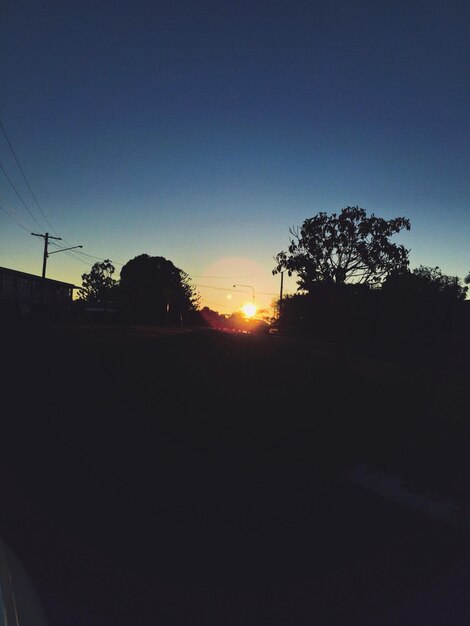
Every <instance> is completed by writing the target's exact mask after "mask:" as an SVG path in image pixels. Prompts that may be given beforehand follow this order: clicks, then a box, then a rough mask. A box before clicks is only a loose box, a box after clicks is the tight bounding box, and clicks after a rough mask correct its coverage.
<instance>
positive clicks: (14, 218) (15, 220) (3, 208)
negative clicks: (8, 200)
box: [0, 204, 31, 235]
mask: <svg viewBox="0 0 470 626" xmlns="http://www.w3.org/2000/svg"><path fill="white" fill-rule="evenodd" d="M0 209H1V210H2V211H3V212H4V213H6V214H7V215H8V217H9V218H11V219H12V220H13V221H14V222H16V223H17V224H18V226H20V227H21V228H22V229H23V230H25V231H26V232H27V233H28V235H29V234H30V232H31V229H30V228H27V227H26V226H25V225H24V224H23V223H22V222H20V220H18V219H16V217H15V216H14V215H12V214H11V213H9V212H8V211H7V210H6V209H5V207H3V206H2V205H1V204H0Z"/></svg>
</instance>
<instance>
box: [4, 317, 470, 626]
mask: <svg viewBox="0 0 470 626" xmlns="http://www.w3.org/2000/svg"><path fill="white" fill-rule="evenodd" d="M2 345H3V362H4V365H5V366H6V367H5V369H6V374H5V377H4V380H3V382H4V385H3V398H4V399H5V398H6V399H7V402H6V409H7V410H6V411H3V416H2V439H1V441H2V444H1V445H2V450H1V486H2V491H1V493H2V505H3V506H2V513H1V515H0V536H1V537H2V538H3V539H4V540H5V541H6V542H7V543H8V544H9V545H10V547H11V548H12V549H13V550H14V551H15V553H16V554H17V556H18V557H19V558H20V560H21V561H22V562H23V564H24V566H25V567H26V569H27V571H28V572H29V574H30V576H31V578H32V579H33V581H34V583H35V585H36V588H37V590H38V592H39V594H40V596H41V598H42V601H43V605H44V609H45V611H46V614H47V616H48V618H49V622H50V625H51V626H56V625H57V626H59V625H60V626H69V625H75V624H77V625H78V624H80V625H88V624H89V625H92V626H95V625H98V624H99V625H101V626H108V625H109V626H121V625H124V624H126V625H129V624H136V625H138V626H147V625H150V624H152V625H162V626H167V625H168V626H170V625H174V626H183V625H184V626H186V625H188V626H189V625H199V624H200V625H201V626H202V625H205V626H207V625H211V624H214V625H215V624H217V625H220V624H224V625H227V626H231V625H233V626H235V625H236V626H241V625H244V626H258V625H264V624H269V625H270V626H275V625H287V624H289V625H290V624H292V625H298V626H300V625H307V624H309V625H310V624H315V625H327V624H328V625H333V626H335V625H338V626H341V625H343V624H344V625H356V624H357V625H361V624H372V623H375V624H378V625H379V624H380V623H381V620H386V618H387V615H388V614H389V613H390V611H393V610H396V608H397V607H398V606H399V605H400V603H402V602H406V601H411V600H412V599H413V598H415V597H419V596H420V594H421V595H422V594H423V593H425V592H426V590H427V589H429V588H431V587H432V585H433V584H434V583H435V582H436V580H439V578H440V577H442V576H443V575H445V574H446V572H448V571H451V570H452V568H455V566H456V564H458V563H459V560H460V559H461V557H462V554H464V552H465V550H466V546H467V540H466V537H465V536H464V535H463V533H460V532H458V531H456V530H453V529H450V528H448V527H446V526H445V525H444V524H440V523H437V522H436V521H433V520H429V519H427V518H425V517H424V516H422V515H420V514H419V513H413V512H410V511H408V510H406V509H405V508H404V507H403V508H402V507H400V506H397V505H396V504H392V503H389V502H387V501H386V500H383V499H381V498H380V497H378V496H372V495H370V494H368V493H366V492H363V491H361V490H360V489H356V488H354V487H353V486H351V485H349V484H347V483H346V482H344V481H343V480H342V479H341V471H342V470H344V469H345V468H347V467H349V466H351V465H354V464H355V463H358V462H361V461H364V460H366V457H367V456H369V458H371V457H372V456H373V452H374V451H375V454H378V451H379V450H380V449H381V446H383V445H384V439H386V438H387V433H388V432H389V431H388V430H387V428H388V429H390V425H388V426H387V425H385V426H384V430H382V429H381V428H380V427H379V426H378V425H377V420H379V419H380V417H381V412H382V413H383V414H384V415H385V417H384V420H387V419H388V418H387V415H388V416H390V415H391V414H392V413H393V410H397V407H398V406H400V407H402V408H401V409H400V418H399V420H398V421H399V423H406V420H407V419H409V418H410V416H411V415H413V416H414V418H416V412H417V411H418V410H425V407H424V406H423V403H422V398H421V397H420V396H419V395H418V396H413V395H412V394H410V395H408V396H407V397H405V398H401V404H400V403H399V402H398V400H397V398H396V397H395V395H396V394H394V391H393V389H391V388H387V387H386V386H382V387H380V386H377V385H374V386H373V389H371V383H370V382H368V381H364V380H363V379H360V378H356V377H354V376H351V375H348V374H347V373H346V372H342V371H340V370H335V369H328V368H325V367H323V366H322V365H321V364H319V363H316V362H315V359H314V358H313V357H312V355H309V354H306V353H303V354H302V353H299V351H298V350H295V349H290V348H289V347H288V346H285V345H282V346H281V345H277V344H276V342H275V341H272V340H271V338H269V337H264V338H256V337H251V336H246V335H236V336H232V335H230V334H223V333H216V332H210V331H205V332H202V331H201V332H188V333H180V334H174V335H169V336H165V335H161V334H159V333H158V332H156V331H155V330H152V329H147V330H145V329H143V330H140V331H139V330H132V329H91V328H85V327H83V328H68V329H67V328H49V329H48V330H46V329H42V330H38V329H37V328H34V327H20V328H18V329H12V330H11V332H10V331H9V332H7V333H5V335H4V337H3V338H2ZM411 431H413V429H412V428H411ZM366 433H367V435H366ZM371 433H372V434H371ZM374 438H376V439H377V441H376V440H375V439H374ZM402 439H403V433H402ZM387 440H388V439H387ZM413 441H415V443H416V439H414V440H413ZM409 446H411V440H410V442H409ZM447 617H448V619H449V621H447V622H445V623H447V624H454V623H455V624H457V623H460V622H458V621H456V620H455V621H452V620H453V619H454V617H458V618H459V619H460V618H461V616H455V615H454V616H453V617H452V615H451V613H449V615H448V616H447ZM384 623H385V621H384ZM423 623H431V622H423ZM436 623H441V622H436ZM442 623H444V622H442ZM462 623H463V622H462Z"/></svg>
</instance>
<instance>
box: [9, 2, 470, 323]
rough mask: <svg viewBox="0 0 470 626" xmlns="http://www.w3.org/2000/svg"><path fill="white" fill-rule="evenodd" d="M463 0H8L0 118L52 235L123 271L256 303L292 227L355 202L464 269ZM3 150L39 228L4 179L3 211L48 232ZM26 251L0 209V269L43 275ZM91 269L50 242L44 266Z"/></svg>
mask: <svg viewBox="0 0 470 626" xmlns="http://www.w3.org/2000/svg"><path fill="white" fill-rule="evenodd" d="M469 7H470V5H469V3H468V2H464V1H462V2H452V0H451V1H447V2H444V1H440V0H438V1H433V2H431V3H430V2H413V1H410V0H406V1H401V0H398V1H396V2H377V1H376V0H374V1H364V2H361V1H355V2H351V1H350V0H344V1H337V0H332V1H329V2H324V1H323V2H315V1H295V0H294V1H290V2H288V1H284V2H277V1H276V0H269V1H266V2H261V1H257V0H251V1H246V2H245V1H244V0H238V1H231V2H228V1H224V0H214V1H212V2H207V1H205V0H200V1H197V2H196V1H194V0H193V1H189V0H171V1H168V2H166V1H158V2H155V1H146V2H144V1H142V0H134V1H132V2H131V1H128V2H122V1H113V2H110V1H108V0H100V1H99V2H83V1H80V2H79V1H78V0H77V1H75V0H71V1H67V0H60V1H57V2H52V1H49V0H44V1H42V2H36V1H32V0H14V1H13V0H4V2H3V3H2V8H1V14H0V42H1V43H0V55H1V57H0V58H1V63H0V83H1V91H0V119H1V121H2V123H3V125H4V127H5V130H6V132H7V134H8V136H9V139H10V141H11V143H12V145H13V147H14V149H15V151H16V155H17V157H18V159H19V161H20V163H21V165H22V167H23V170H24V172H25V174H26V176H27V178H28V181H29V183H30V185H31V187H32V189H33V191H34V193H35V195H36V197H37V199H38V200H39V204H40V206H41V208H42V209H43V212H44V214H45V216H46V217H47V219H48V220H49V222H50V224H51V225H52V226H53V228H54V231H55V233H56V234H59V235H61V236H62V237H64V238H65V239H66V240H67V242H70V243H71V244H75V243H77V244H83V246H84V248H83V251H84V252H87V253H88V254H91V255H95V256H97V257H103V258H104V257H107V258H111V259H112V260H113V261H116V267H117V268H118V269H119V268H120V266H119V265H117V262H126V261H128V260H129V259H130V258H133V257H134V256H136V255H138V254H141V253H144V252H145V253H148V254H151V255H159V256H164V257H166V258H168V259H170V260H172V261H173V262H174V263H175V264H176V265H177V266H179V267H181V268H182V269H183V270H185V271H186V272H188V273H189V274H190V275H194V276H195V279H194V281H193V282H194V283H196V284H204V285H213V286H218V287H222V288H231V287H232V285H233V284H234V283H244V284H249V285H251V286H253V287H254V288H255V289H256V291H259V292H264V293H266V294H267V295H265V296H263V298H261V297H260V302H259V304H260V305H261V306H264V305H267V304H269V302H270V300H271V299H272V296H270V295H269V294H271V293H273V294H274V293H277V292H278V290H279V277H278V276H277V277H271V276H270V272H271V269H272V267H273V264H274V263H273V256H274V255H275V254H276V253H277V252H279V251H280V250H282V249H285V248H286V247H287V245H288V238H289V233H288V229H289V227H290V226H293V225H298V224H300V223H301V222H302V221H303V220H304V219H305V218H306V217H310V216H312V215H314V214H315V213H317V212H318V211H321V210H323V211H327V212H332V211H338V210H340V209H341V208H342V207H344V206H347V205H359V206H362V207H364V208H365V209H366V210H367V211H369V212H372V211H373V212H375V213H376V214H377V215H381V216H383V217H387V218H389V217H396V216H405V217H408V218H409V219H410V220H411V224H412V229H411V232H409V233H406V234H404V235H403V236H402V237H401V239H400V241H401V242H402V243H404V244H405V245H406V246H407V247H409V248H411V265H412V267H415V266H417V265H419V264H424V265H432V266H435V265H438V266H440V267H441V269H442V271H443V272H445V273H447V274H451V275H458V276H460V277H463V276H464V275H465V274H466V273H467V272H468V271H469V270H470V255H469V249H470V245H469V242H470V209H469V198H470V176H469V171H470V167H469V166H470V147H469V137H470V132H469V131H470V127H469V126H470V125H469V117H470V72H469V67H470V47H469V45H470V44H469V42H470V26H469V25H470V8H469ZM0 161H1V163H2V165H3V166H4V168H5V170H6V171H7V172H8V174H9V176H10V178H11V179H12V181H13V182H14V184H15V186H16V187H17V189H18V191H19V192H20V194H21V196H22V197H23V199H24V200H25V202H26V204H27V205H28V207H29V208H30V210H31V212H32V213H33V214H34V215H35V217H36V219H37V220H38V222H39V223H40V224H41V227H42V228H40V226H39V225H38V224H37V223H36V222H35V221H34V220H33V218H32V216H31V215H30V213H28V212H27V210H26V209H25V208H24V206H23V205H22V203H21V201H20V200H19V199H18V197H17V196H16V194H15V193H14V192H13V190H12V189H11V187H10V185H9V183H8V181H7V179H6V178H5V176H4V174H3V173H2V172H0V204H1V206H2V207H3V208H4V209H6V210H7V211H8V212H9V213H10V214H11V215H12V216H13V217H14V218H16V219H17V220H18V221H19V222H20V223H21V224H22V225H24V226H25V227H26V230H28V231H29V230H33V231H36V232H39V231H41V232H44V231H45V230H46V229H47V230H49V231H50V230H51V229H50V227H49V225H48V224H47V223H46V222H45V219H44V217H43V215H42V214H41V213H40V212H39V209H38V208H37V206H36V204H35V202H34V200H33V199H32V198H31V195H30V194H29V191H28V188H27V187H26V185H25V183H24V181H23V180H22V177H21V174H20V173H19V172H18V169H17V167H16V163H15V161H14V159H13V157H12V155H11V153H10V151H9V148H8V145H7V143H6V142H5V140H4V137H3V136H1V135H0ZM41 245H42V242H41V240H40V239H39V238H35V237H31V236H30V235H29V234H28V233H27V232H26V231H25V230H23V229H22V228H21V226H19V225H18V224H17V223H16V222H15V221H13V219H11V218H10V217H8V216H7V215H6V214H5V213H4V212H3V211H0V265H3V266H6V267H12V268H16V269H19V270H23V271H27V272H32V273H40V271H41ZM92 263H93V259H90V258H87V260H84V257H82V258H81V260H80V259H77V258H72V257H71V256H69V255H68V254H66V253H60V254H57V255H54V256H51V258H50V260H49V266H48V276H49V277H51V278H57V279H59V280H68V281H70V282H74V283H75V284H81V278H80V276H81V274H82V273H83V272H84V271H88V270H89V268H90V267H91V264H92ZM200 276H203V277H204V278H200ZM212 276H227V277H228V276H230V277H232V276H236V277H237V278H233V279H232V278H227V279H225V278H220V279H216V278H212ZM288 286H289V285H288ZM294 286H295V283H294V282H293V281H292V282H291V283H290V287H291V288H292V289H293V288H294ZM242 290H243V288H242ZM247 292H248V295H249V293H250V290H249V289H248V290H247ZM201 293H202V295H203V296H204V298H205V300H207V303H208V304H209V306H212V307H213V308H217V307H218V306H219V309H220V310H224V311H228V310H229V309H231V308H232V309H233V305H234V304H237V306H238V301H239V298H241V297H242V296H241V295H240V294H238V292H236V291H234V293H233V297H232V299H231V300H228V299H227V295H229V292H225V291H222V290H221V289H207V288H204V289H202V288H201ZM224 307H225V308H224Z"/></svg>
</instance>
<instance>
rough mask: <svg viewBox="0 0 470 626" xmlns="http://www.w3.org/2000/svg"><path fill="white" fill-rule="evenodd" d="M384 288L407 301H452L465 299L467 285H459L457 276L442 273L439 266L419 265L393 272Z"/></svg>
mask: <svg viewBox="0 0 470 626" xmlns="http://www.w3.org/2000/svg"><path fill="white" fill-rule="evenodd" d="M384 289H385V290H386V291H393V294H394V297H401V298H404V299H406V300H408V301H411V300H413V301H416V300H420V301H428V302H429V301H440V302H442V303H446V302H447V303H453V302H457V301H460V300H465V297H466V295H467V290H468V287H464V286H463V285H461V283H460V280H459V278H458V277H457V276H447V275H446V274H443V273H442V271H441V270H440V268H439V267H427V266H424V265H420V266H419V267H417V268H415V269H414V270H413V271H411V272H410V271H405V272H393V273H392V274H391V275H390V276H389V277H388V279H387V281H386V282H385V283H384Z"/></svg>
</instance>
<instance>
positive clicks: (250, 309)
mask: <svg viewBox="0 0 470 626" xmlns="http://www.w3.org/2000/svg"><path fill="white" fill-rule="evenodd" d="M257 310H258V307H257V306H256V304H252V303H251V302H247V303H246V304H244V305H243V306H242V311H243V314H244V315H245V317H254V316H255V315H256V311H257Z"/></svg>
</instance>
